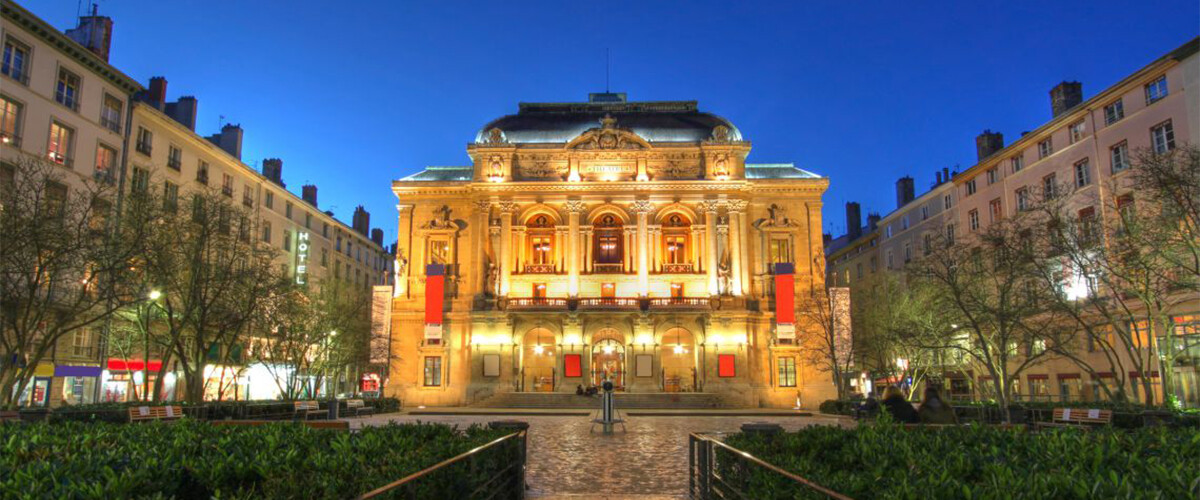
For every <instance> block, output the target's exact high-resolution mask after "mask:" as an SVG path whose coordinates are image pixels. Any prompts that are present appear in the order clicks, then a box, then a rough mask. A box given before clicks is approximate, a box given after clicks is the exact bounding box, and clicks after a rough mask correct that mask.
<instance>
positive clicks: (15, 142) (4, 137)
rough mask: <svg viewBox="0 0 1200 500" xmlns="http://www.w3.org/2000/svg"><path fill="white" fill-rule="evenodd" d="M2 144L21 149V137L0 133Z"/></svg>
mask: <svg viewBox="0 0 1200 500" xmlns="http://www.w3.org/2000/svg"><path fill="white" fill-rule="evenodd" d="M0 143H4V144H7V145H9V146H12V147H14V148H19V147H21V136H19V135H17V134H14V133H9V132H0Z"/></svg>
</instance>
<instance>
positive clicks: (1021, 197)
mask: <svg viewBox="0 0 1200 500" xmlns="http://www.w3.org/2000/svg"><path fill="white" fill-rule="evenodd" d="M1016 195H1017V211H1018V212H1024V211H1026V210H1029V209H1030V208H1031V206H1030V203H1029V188H1025V187H1023V188H1021V189H1018V190H1017V193H1016Z"/></svg>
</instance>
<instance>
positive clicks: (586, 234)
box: [583, 226, 596, 273]
mask: <svg viewBox="0 0 1200 500" xmlns="http://www.w3.org/2000/svg"><path fill="white" fill-rule="evenodd" d="M592 238H595V236H594V235H593V234H592V230H591V227H590V226H589V228H588V229H585V230H584V231H583V272H585V273H590V272H592V263H593V262H594V261H595V260H596V258H595V256H593V255H592V252H593V250H592V249H593V248H595V247H596V242H595V240H593V239H592Z"/></svg>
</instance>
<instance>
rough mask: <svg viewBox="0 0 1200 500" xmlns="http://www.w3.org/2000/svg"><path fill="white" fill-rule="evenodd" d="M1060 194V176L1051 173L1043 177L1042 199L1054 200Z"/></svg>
mask: <svg viewBox="0 0 1200 500" xmlns="http://www.w3.org/2000/svg"><path fill="white" fill-rule="evenodd" d="M1057 196H1058V176H1057V175H1055V174H1050V175H1047V176H1045V177H1043V178H1042V199H1044V200H1053V199H1054V198H1055V197H1057Z"/></svg>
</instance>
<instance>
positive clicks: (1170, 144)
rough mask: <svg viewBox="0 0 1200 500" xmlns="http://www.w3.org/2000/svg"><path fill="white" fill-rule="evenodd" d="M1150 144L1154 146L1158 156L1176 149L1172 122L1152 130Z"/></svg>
mask: <svg viewBox="0 0 1200 500" xmlns="http://www.w3.org/2000/svg"><path fill="white" fill-rule="evenodd" d="M1150 143H1151V144H1152V145H1154V152H1155V153H1158V154H1163V153H1166V152H1168V151H1171V150H1172V149H1175V129H1174V128H1172V127H1171V120H1167V121H1165V122H1162V123H1161V124H1159V125H1156V126H1155V127H1154V128H1152V129H1150Z"/></svg>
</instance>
